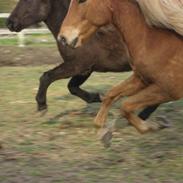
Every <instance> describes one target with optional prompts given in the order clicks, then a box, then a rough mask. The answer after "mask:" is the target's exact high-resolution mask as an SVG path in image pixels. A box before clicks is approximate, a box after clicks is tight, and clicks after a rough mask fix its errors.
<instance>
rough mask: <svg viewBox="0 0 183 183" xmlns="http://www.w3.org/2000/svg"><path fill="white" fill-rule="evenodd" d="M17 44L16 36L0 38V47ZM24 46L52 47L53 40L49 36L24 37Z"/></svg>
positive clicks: (53, 44)
mask: <svg viewBox="0 0 183 183" xmlns="http://www.w3.org/2000/svg"><path fill="white" fill-rule="evenodd" d="M18 43H19V40H18V37H17V36H9V37H7V36H5V37H0V46H17V45H18ZM24 44H25V45H26V46H38V47H40V46H41V47H45V46H46V47H53V46H55V40H54V39H53V37H52V35H51V34H34V35H25V40H24Z"/></svg>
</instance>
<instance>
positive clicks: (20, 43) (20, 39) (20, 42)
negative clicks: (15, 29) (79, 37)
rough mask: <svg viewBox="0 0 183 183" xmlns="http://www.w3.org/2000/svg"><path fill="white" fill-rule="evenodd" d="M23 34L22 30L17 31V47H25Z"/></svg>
mask: <svg viewBox="0 0 183 183" xmlns="http://www.w3.org/2000/svg"><path fill="white" fill-rule="evenodd" d="M24 40H25V36H24V33H23V31H21V32H19V33H18V47H25V42H24Z"/></svg>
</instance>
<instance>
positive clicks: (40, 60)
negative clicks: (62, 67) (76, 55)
mask: <svg viewBox="0 0 183 183" xmlns="http://www.w3.org/2000/svg"><path fill="white" fill-rule="evenodd" d="M62 62H63V60H62V58H61V56H60V55H59V52H58V50H57V48H56V47H24V48H20V47H16V46H0V67H2V66H28V65H29V66H37V65H43V64H59V63H62Z"/></svg>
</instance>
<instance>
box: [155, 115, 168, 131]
mask: <svg viewBox="0 0 183 183" xmlns="http://www.w3.org/2000/svg"><path fill="white" fill-rule="evenodd" d="M156 120H157V123H158V125H159V128H160V129H164V128H170V127H171V123H170V121H169V120H168V119H167V118H166V117H164V116H158V117H156Z"/></svg>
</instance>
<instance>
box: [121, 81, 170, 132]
mask: <svg viewBox="0 0 183 183" xmlns="http://www.w3.org/2000/svg"><path fill="white" fill-rule="evenodd" d="M170 100H171V98H170V97H169V96H168V95H166V94H165V93H164V92H162V91H161V89H160V88H159V87H158V86H156V85H154V84H153V85H150V86H148V87H146V88H145V89H142V90H141V91H139V92H137V93H136V94H135V95H133V96H130V97H128V98H127V99H126V100H125V101H124V103H123V105H122V108H121V112H122V114H123V116H124V117H125V118H126V119H127V120H128V121H129V122H130V123H131V124H132V125H133V126H134V127H135V128H136V129H137V130H138V131H139V132H140V133H146V132H148V131H152V130H157V129H159V126H155V125H152V124H150V123H146V122H145V121H144V120H142V119H141V118H139V117H138V116H137V115H135V114H134V112H135V111H136V110H139V109H142V108H145V107H147V106H152V105H158V104H161V103H164V102H168V101H170Z"/></svg>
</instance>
